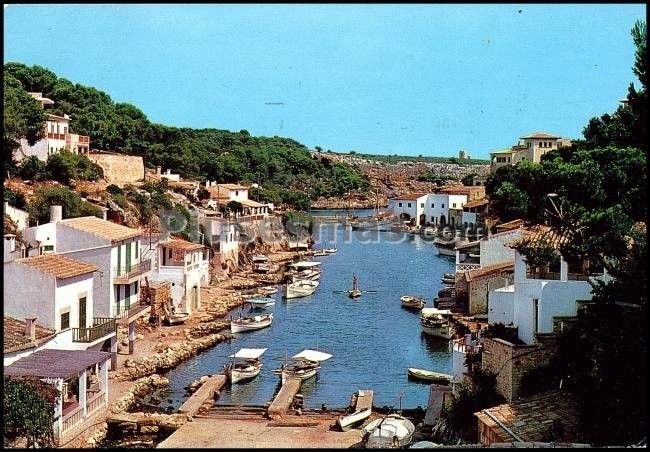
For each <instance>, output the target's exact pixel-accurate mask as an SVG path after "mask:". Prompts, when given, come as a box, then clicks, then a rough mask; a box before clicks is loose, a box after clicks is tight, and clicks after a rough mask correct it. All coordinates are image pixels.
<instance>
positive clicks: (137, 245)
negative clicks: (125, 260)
mask: <svg viewBox="0 0 650 452" xmlns="http://www.w3.org/2000/svg"><path fill="white" fill-rule="evenodd" d="M139 251H140V241H138V240H136V241H135V258H136V259H137V258H138V252H139Z"/></svg>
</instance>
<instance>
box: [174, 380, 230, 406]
mask: <svg viewBox="0 0 650 452" xmlns="http://www.w3.org/2000/svg"><path fill="white" fill-rule="evenodd" d="M227 380H228V377H226V376H225V375H224V374H217V375H214V376H212V377H210V378H209V379H208V381H206V382H205V383H203V384H202V385H201V387H200V388H199V389H198V390H197V391H196V392H195V393H194V394H192V396H191V397H190V398H189V399H187V400H186V401H185V403H183V405H181V407H180V408H179V409H178V412H179V413H180V414H186V415H188V416H192V417H193V416H194V415H196V413H197V412H198V411H199V409H200V408H201V406H202V405H203V404H204V403H205V402H206V401H208V400H211V399H213V398H214V394H215V393H216V392H218V391H220V390H221V388H223V387H224V385H225V384H226V381H227Z"/></svg>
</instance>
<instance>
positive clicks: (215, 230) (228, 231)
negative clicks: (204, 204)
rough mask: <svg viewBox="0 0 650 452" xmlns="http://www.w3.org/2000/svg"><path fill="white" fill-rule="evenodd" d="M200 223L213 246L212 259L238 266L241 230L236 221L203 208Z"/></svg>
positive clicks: (207, 241) (222, 264)
mask: <svg viewBox="0 0 650 452" xmlns="http://www.w3.org/2000/svg"><path fill="white" fill-rule="evenodd" d="M199 224H201V225H202V226H203V228H204V230H205V240H206V243H208V244H209V245H210V247H211V251H212V256H211V257H212V259H213V260H214V261H215V262H216V263H218V265H219V266H228V267H230V268H236V267H237V266H238V264H239V230H238V229H237V225H236V223H234V222H232V221H230V220H229V219H228V218H221V217H219V216H216V215H213V214H210V212H209V211H207V210H202V211H200V216H199Z"/></svg>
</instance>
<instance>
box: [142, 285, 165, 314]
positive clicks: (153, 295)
mask: <svg viewBox="0 0 650 452" xmlns="http://www.w3.org/2000/svg"><path fill="white" fill-rule="evenodd" d="M140 297H141V301H142V302H144V303H147V302H149V301H150V302H151V315H152V316H153V315H155V316H160V315H163V314H164V306H165V304H167V302H168V301H169V299H170V298H171V284H170V283H169V282H168V281H149V285H148V286H147V285H146V284H143V285H142V287H141V292H140Z"/></svg>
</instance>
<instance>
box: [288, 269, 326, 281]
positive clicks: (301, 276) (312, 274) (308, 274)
mask: <svg viewBox="0 0 650 452" xmlns="http://www.w3.org/2000/svg"><path fill="white" fill-rule="evenodd" d="M320 275H321V271H320V269H317V268H316V269H313V270H311V269H309V270H301V271H299V272H298V273H296V274H295V275H291V282H297V281H301V280H309V281H316V280H317V279H319V278H320Z"/></svg>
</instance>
